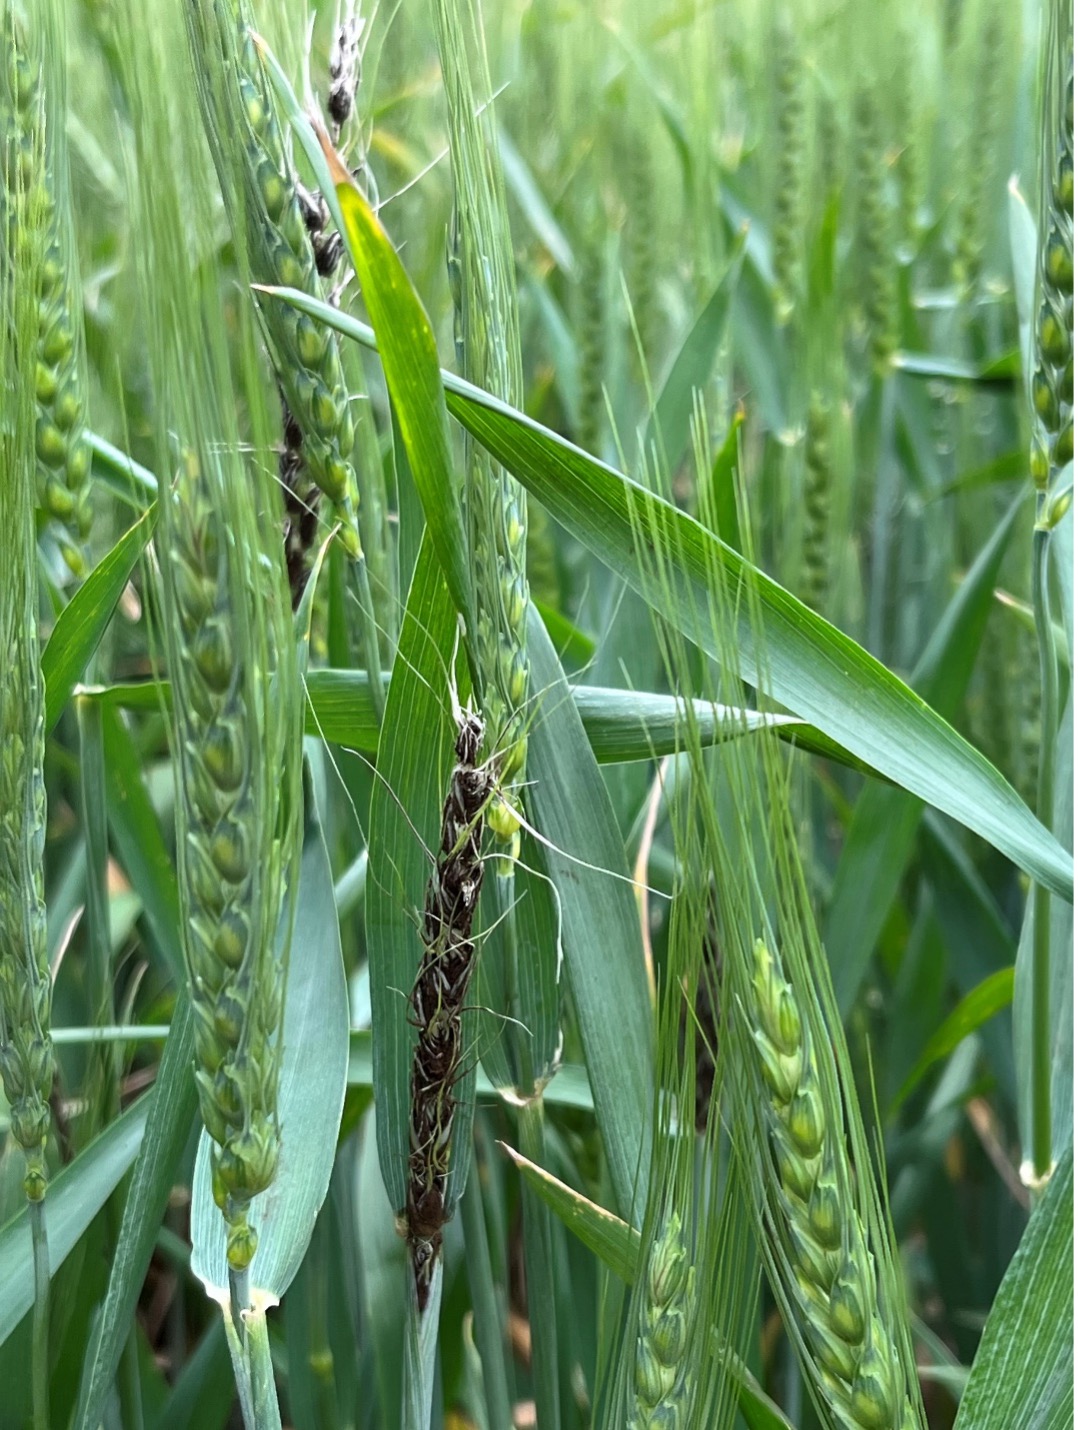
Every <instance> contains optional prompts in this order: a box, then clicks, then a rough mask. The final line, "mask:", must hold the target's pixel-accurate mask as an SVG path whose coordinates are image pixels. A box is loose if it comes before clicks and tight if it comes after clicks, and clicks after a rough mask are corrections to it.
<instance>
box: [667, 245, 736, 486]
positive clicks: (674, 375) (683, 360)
mask: <svg viewBox="0 0 1078 1430" xmlns="http://www.w3.org/2000/svg"><path fill="white" fill-rule="evenodd" d="M744 252H745V237H744V235H742V236H741V237H740V239H739V240H738V242H737V243H736V244H735V246H734V251H733V254H732V255H731V257H730V260H729V263H728V265H727V268H726V272H725V273H724V274H723V275H722V278H721V279H720V280H719V283H718V286H717V287H716V288H715V291H714V292H713V293H712V295H711V297H710V298H709V299H708V300H707V303H706V304H705V305H704V308H703V311H702V312H701V314H700V316H699V317H698V318H697V320H696V322H695V323H694V324H693V326H692V328H691V329H690V331H689V335H688V337H686V339H685V341H684V342H683V343H682V345H681V348H680V350H679V352H678V354H677V356H676V357H675V358H674V362H673V365H672V367H671V368H670V372H669V374H668V375H667V378H666V381H665V382H664V383H663V389H662V391H661V392H660V393H659V396H658V399H657V400H656V403H655V408H654V411H653V412H652V413H651V416H650V417H649V418H648V425H647V430H646V431H645V433H644V451H645V453H647V454H648V457H649V460H650V454H651V450H652V446H653V445H655V446H657V447H658V450H659V460H660V462H661V464H662V466H663V468H664V470H665V471H667V472H670V473H673V472H676V471H677V469H678V467H680V465H681V461H682V458H683V457H684V456H685V452H686V450H687V449H688V445H689V433H690V430H691V427H692V408H693V401H694V394H695V393H697V392H702V391H703V389H704V387H705V385H706V384H707V380H708V378H709V377H710V376H711V369H712V367H713V366H714V365H715V355H716V353H717V352H718V350H719V346H720V344H721V343H722V340H723V338H724V337H725V335H726V326H727V322H728V320H729V317H730V303H731V301H732V299H733V295H734V292H735V291H736V288H737V280H738V278H739V277H740V274H741V260H742V258H743V256H744Z"/></svg>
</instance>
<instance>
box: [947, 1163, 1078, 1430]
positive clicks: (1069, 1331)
mask: <svg viewBox="0 0 1078 1430" xmlns="http://www.w3.org/2000/svg"><path fill="white" fill-rule="evenodd" d="M1073 1201H1074V1153H1073V1150H1071V1149H1068V1151H1067V1153H1066V1155H1065V1156H1064V1158H1063V1160H1062V1162H1061V1163H1060V1165H1059V1166H1058V1167H1057V1168H1056V1171H1055V1174H1054V1176H1053V1177H1052V1179H1051V1181H1050V1182H1049V1183H1048V1188H1047V1190H1046V1191H1045V1193H1044V1195H1043V1196H1042V1197H1041V1199H1040V1201H1039V1202H1038V1203H1037V1206H1036V1207H1035V1208H1034V1211H1033V1215H1032V1217H1030V1220H1029V1225H1028V1226H1027V1227H1026V1229H1025V1232H1024V1234H1023V1236H1022V1240H1021V1242H1020V1243H1019V1246H1018V1250H1017V1251H1016V1252H1015V1254H1014V1259H1013V1261H1012V1262H1011V1264H1010V1266H1009V1267H1008V1268H1007V1274H1006V1276H1005V1277H1004V1278H1003V1284H1002V1285H1001V1286H1000V1288H999V1291H998V1292H997V1294H996V1298H995V1300H994V1302H993V1303H992V1309H991V1311H990V1312H989V1315H988V1322H987V1324H986V1326H985V1328H984V1334H983V1335H982V1337H981V1343H980V1346H979V1348H978V1350H977V1356H976V1359H975V1360H974V1362H973V1369H972V1371H971V1372H970V1377H969V1381H968V1382H967V1384H966V1390H965V1394H964V1395H963V1396H962V1402H961V1404H960V1405H959V1407H958V1419H957V1420H956V1421H955V1430H1016V1427H1018V1426H1021V1427H1022V1430H1068V1427H1070V1426H1071V1425H1073V1423H1074V1421H1073V1413H1074V1404H1073V1399H1074V1207H1073Z"/></svg>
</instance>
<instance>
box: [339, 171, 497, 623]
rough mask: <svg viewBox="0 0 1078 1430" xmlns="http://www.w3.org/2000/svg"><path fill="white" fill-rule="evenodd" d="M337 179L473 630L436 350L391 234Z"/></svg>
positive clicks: (452, 584)
mask: <svg viewBox="0 0 1078 1430" xmlns="http://www.w3.org/2000/svg"><path fill="white" fill-rule="evenodd" d="M343 176H344V177H343V178H341V176H340V175H338V184H337V198H338V200H339V202H340V205H341V209H342V211H343V213H344V225H345V237H346V239H347V242H348V252H349V256H350V258H351V260H352V262H353V264H354V265H355V270H356V277H357V278H358V279H359V286H360V288H361V290H362V293H363V299H364V302H365V303H366V305H367V311H368V312H369V313H370V315H371V323H372V325H373V327H374V331H375V333H377V334H378V335H379V349H378V351H379V355H380V356H381V359H382V366H383V368H384V370H385V375H386V386H387V387H388V388H389V395H390V397H391V398H392V400H393V410H394V412H395V413H396V416H397V421H398V422H399V423H400V429H401V433H402V435H403V437H404V445H405V449H406V451H407V453H408V463H409V466H410V467H411V471H412V477H413V479H414V481H415V484H416V488H417V490H418V492H419V496H420V500H421V501H422V503H423V513H424V515H425V516H426V518H427V529H428V530H429V531H430V533H431V538H432V540H433V542H434V547H435V550H436V551H437V553H438V559H439V561H440V562H441V564H442V569H443V570H444V571H445V573H446V582H447V584H448V586H449V590H450V592H451V594H452V596H453V601H454V604H455V605H456V608H457V610H458V611H460V613H461V614H462V615H463V616H464V618H465V620H466V622H468V624H469V625H470V623H471V618H470V612H471V608H472V599H471V590H472V582H471V579H470V577H469V572H468V562H467V551H468V543H467V538H466V536H465V532H464V522H463V519H462V516H461V507H460V496H459V493H458V484H457V479H456V474H455V472H454V467H453V457H452V453H451V451H450V446H449V424H448V422H447V420H446V411H445V398H444V396H443V393H442V385H441V377H440V368H439V366H438V349H437V348H436V346H435V343H434V334H433V332H432V331H431V328H430V323H429V322H428V321H427V315H426V313H425V312H424V311H423V305H422V304H421V303H420V301H419V295H418V294H417V293H416V291H415V289H414V288H413V287H412V283H411V279H410V278H409V277H408V274H407V273H406V272H405V270H404V265H403V263H401V261H400V259H399V258H398V256H397V250H396V249H395V248H394V247H393V244H392V242H391V241H390V238H389V235H388V234H387V233H386V231H385V229H383V227H382V225H381V224H380V223H379V222H378V219H377V218H376V217H375V214H374V211H373V209H372V208H371V207H370V205H369V204H368V203H367V201H366V199H364V197H363V195H362V194H361V193H360V191H359V189H358V188H357V186H356V184H355V181H354V180H353V179H352V178H351V175H349V174H348V173H347V170H344V171H343Z"/></svg>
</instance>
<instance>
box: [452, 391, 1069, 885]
mask: <svg viewBox="0 0 1078 1430" xmlns="http://www.w3.org/2000/svg"><path fill="white" fill-rule="evenodd" d="M448 400H449V407H450V411H451V412H452V414H453V415H454V416H455V417H457V418H458V419H459V420H460V421H461V422H463V424H464V425H465V426H466V427H467V428H468V430H469V431H471V432H472V433H473V435H475V436H476V437H478V438H479V440H480V441H481V442H483V444H484V445H485V446H486V447H487V448H488V450H489V451H491V452H492V453H493V455H494V456H495V457H497V458H498V460H499V461H500V462H501V463H502V465H503V466H505V467H506V468H507V470H509V471H512V472H513V474H514V475H515V476H516V477H518V478H519V479H520V480H521V481H522V482H523V483H524V484H525V485H526V486H527V487H528V489H529V490H530V491H532V492H534V494H535V495H536V496H537V497H538V498H539V499H540V500H541V501H543V502H545V503H546V505H547V506H548V507H549V508H550V510H551V512H552V514H553V515H554V516H556V517H557V518H558V520H559V521H561V522H562V523H563V525H565V526H567V527H568V528H569V529H570V530H572V531H574V532H575V534H576V535H577V536H578V537H579V538H580V539H581V540H582V541H583V542H584V543H585V545H587V546H589V547H590V548H591V550H593V551H594V552H595V554H596V555H597V556H599V557H600V559H601V560H603V561H605V562H606V563H607V564H608V565H609V566H610V567H611V569H613V570H615V571H616V572H617V573H618V574H619V575H622V576H624V577H625V579H626V580H627V581H628V583H629V584H630V585H631V586H633V587H634V588H635V589H636V590H638V591H640V592H641V594H642V595H643V596H644V597H645V599H646V600H648V601H649V603H650V604H652V605H653V606H655V607H656V608H657V609H658V610H659V611H660V612H662V613H663V614H665V615H667V616H668V617H669V618H670V619H672V620H674V621H675V622H676V623H677V624H678V625H680V626H681V628H682V629H683V630H684V632H685V634H686V635H687V636H689V638H690V639H693V640H696V641H698V642H699V643H700V644H701V645H702V646H703V648H704V649H705V650H707V652H708V653H709V654H711V655H718V649H717V643H716V642H715V639H714V634H713V631H712V627H711V619H710V611H711V596H710V588H711V585H712V583H713V582H716V581H723V582H725V583H726V584H728V585H729V586H730V587H731V596H732V597H733V596H734V595H735V593H736V592H737V590H738V589H739V588H740V587H741V584H742V582H743V581H744V579H745V577H746V576H747V575H748V574H749V573H750V572H751V571H752V568H750V567H749V566H748V564H747V563H746V562H745V561H744V560H743V559H742V558H741V557H740V556H739V555H738V554H737V553H736V552H734V551H731V550H730V548H729V547H726V546H724V545H723V544H722V543H721V542H719V541H718V540H717V539H715V538H714V537H712V536H710V534H709V533H707V532H706V531H704V529H703V528H702V527H701V526H700V525H699V524H698V523H697V522H695V521H694V520H693V519H692V517H690V516H688V515H686V514H685V513H684V512H681V511H678V510H676V509H675V508H674V507H672V506H670V505H669V504H668V503H666V502H664V501H663V500H662V499H661V498H659V497H656V496H654V495H653V494H652V493H650V492H648V491H646V490H645V489H644V488H642V487H640V486H637V485H636V484H635V483H633V482H631V481H629V480H628V479H627V478H625V477H623V476H622V475H621V474H620V473H617V472H615V471H613V470H612V469H611V468H609V467H605V466H603V465H602V464H601V463H599V462H596V461H595V460H594V459H593V458H591V457H589V456H587V454H586V453H583V452H580V451H579V450H578V449H577V448H575V447H572V446H571V445H570V444H569V443H567V442H564V441H563V440H562V439H561V438H559V437H557V436H555V435H554V434H553V433H550V432H547V431H545V430H544V429H542V428H540V427H538V426H537V425H536V424H533V423H530V422H529V421H528V420H527V419H526V418H523V417H521V416H520V415H519V414H516V413H512V412H511V411H510V409H508V408H505V407H504V406H503V405H502V404H500V403H497V402H495V401H494V399H492V398H487V397H485V396H484V397H478V396H476V397H472V396H471V395H469V396H468V397H463V396H460V395H459V394H457V393H455V392H453V391H450V392H449V395H448ZM639 542H642V543H643V544H644V546H645V547H646V548H647V550H646V557H647V559H645V560H641V559H640V550H639ZM653 553H654V554H653ZM654 562H658V563H660V564H659V565H658V569H656V567H655V566H654V565H653V564H652V563H654ZM753 580H754V584H755V586H756V589H757V593H758V597H759V602H760V625H761V628H762V636H763V639H764V647H765V650H766V670H767V679H768V688H769V690H770V691H771V693H772V694H773V696H774V698H775V699H776V700H779V701H781V702H782V703H783V704H784V705H786V706H787V707H788V708H789V709H790V710H792V711H794V712H796V713H797V714H799V715H800V716H801V717H802V718H803V719H804V720H807V721H809V722H810V723H811V724H813V725H815V726H816V728H817V729H819V730H820V731H821V732H822V733H823V734H825V735H828V736H830V737H831V738H832V739H834V740H836V741H837V742H838V743H839V744H840V745H842V746H843V747H844V748H845V749H846V750H848V751H849V752H850V753H851V754H853V755H856V756H857V757H858V758H859V759H862V760H864V762H865V763H866V764H868V765H870V766H871V767H872V768H873V769H875V770H876V771H877V772H878V773H880V774H882V775H884V776H886V777H887V778H888V779H891V780H893V781H894V783H896V784H899V785H901V786H902V787H903V788H904V789H907V790H909V791H910V792H911V793H912V794H916V795H918V796H919V797H920V798H922V799H924V800H926V801H927V802H929V803H931V804H933V805H935V806H936V807H937V808H938V809H941V810H942V811H943V812H944V813H945V814H950V815H951V816H952V817H953V818H955V819H957V820H959V822H960V823H962V824H965V825H966V826H967V828H969V829H972V830H973V831H974V832H975V833H977V834H980V835H981V836H982V837H983V838H985V839H987V840H988V841H989V842H990V843H992V844H994V845H995V846H996V848H998V849H999V850H1000V851H1001V852H1002V853H1004V854H1006V855H1007V856H1008V857H1009V858H1011V859H1013V860H1014V861H1015V862H1016V863H1017V864H1019V865H1020V867H1022V868H1024V869H1026V870H1027V872H1029V873H1031V874H1032V875H1033V876H1034V877H1036V878H1040V879H1042V880H1043V881H1044V882H1045V883H1046V884H1048V885H1049V886H1050V887H1051V888H1052V889H1053V890H1054V891H1055V892H1057V893H1059V894H1061V895H1062V896H1063V897H1064V898H1068V899H1069V898H1071V897H1072V884H1073V861H1072V859H1071V857H1070V855H1069V854H1067V853H1066V851H1065V850H1063V849H1062V848H1061V846H1060V845H1059V844H1058V842H1057V841H1056V840H1055V839H1054V838H1053V837H1052V835H1051V834H1050V833H1049V832H1048V831H1047V830H1046V829H1045V828H1044V827H1043V826H1042V825H1041V824H1040V823H1039V822H1038V820H1037V819H1036V818H1035V817H1034V815H1033V814H1032V813H1031V812H1030V810H1029V809H1028V807H1027V806H1026V804H1025V803H1024V801H1023V800H1022V799H1021V798H1020V797H1019V796H1018V795H1017V794H1016V793H1015V791H1014V790H1013V789H1012V788H1011V786H1010V785H1009V784H1008V783H1007V781H1006V780H1005V779H1004V778H1003V776H1002V775H1001V774H1000V773H999V772H998V770H996V769H994V768H993V767H992V765H991V764H990V763H989V762H988V761H987V760H986V759H985V758H984V756H983V755H981V754H979V753H978V751H976V750H975V749H974V748H973V747H972V746H971V745H970V744H968V743H967V741H965V740H963V739H962V737H961V736H960V735H959V734H958V733H957V732H956V731H955V730H954V729H952V728H951V726H950V725H948V724H947V722H946V721H945V720H944V719H942V718H941V717H940V716H939V715H938V714H937V713H936V711H934V710H933V709H932V708H931V707H930V706H929V705H927V704H926V703H925V702H924V701H923V700H922V699H921V698H920V697H919V696H917V695H915V694H914V692H913V691H912V690H910V689H909V687H908V686H907V685H905V684H904V682H903V681H901V680H900V679H899V678H898V677H897V676H896V675H894V674H893V673H892V672H891V671H889V670H887V669H886V667H885V666H883V665H881V664H880V663H879V661H877V660H876V659H875V658H874V657H872V656H871V655H869V654H868V652H867V651H865V650H863V649H862V648H861V647H860V646H858V645H857V644H856V642H854V641H852V640H850V639H849V637H848V636H845V635H843V634H842V633H841V632H840V631H838V630H836V629H835V627H833V626H831V625H830V624H829V623H828V622H827V621H825V620H823V618H822V617H820V616H818V615H816V614H815V613H814V612H812V611H810V610H808V608H807V607H805V606H803V605H802V604H801V602H799V601H797V600H796V599H795V598H794V597H793V596H791V595H790V594H789V592H787V591H784V590H783V589H782V587H781V586H779V585H778V584H777V583H776V582H774V581H772V580H771V579H770V578H769V577H767V576H766V575H764V574H763V573H762V572H754V573H753ZM751 627H752V622H751V621H750V619H749V615H748V613H747V611H746V610H745V609H744V603H742V605H741V607H740V608H739V609H738V642H739V647H740V650H741V673H742V675H743V676H744V678H745V679H746V680H748V681H750V682H753V683H754V682H755V681H756V680H758V679H759V672H758V668H757V655H756V651H755V649H754V644H753V633H752V628H751Z"/></svg>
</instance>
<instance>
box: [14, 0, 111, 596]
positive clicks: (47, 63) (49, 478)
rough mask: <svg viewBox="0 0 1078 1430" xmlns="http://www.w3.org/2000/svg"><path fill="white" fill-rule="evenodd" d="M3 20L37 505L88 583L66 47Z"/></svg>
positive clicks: (88, 514)
mask: <svg viewBox="0 0 1078 1430" xmlns="http://www.w3.org/2000/svg"><path fill="white" fill-rule="evenodd" d="M0 15H2V17H3V18H2V24H3V34H4V60H5V62H4V73H3V87H2V89H0V122H2V123H3V125H4V128H5V130H6V132H7V133H8V134H9V135H10V136H11V139H12V147H11V149H10V151H9V158H8V162H7V163H5V165H4V171H3V196H2V199H0V212H2V213H3V215H4V224H5V227H6V229H7V233H8V242H7V243H6V244H5V252H8V253H14V252H17V251H18V250H19V248H20V247H22V246H24V245H25V246H29V247H32V248H33V249H34V250H35V254H36V261H35V264H34V270H35V273H36V279H35V284H36V289H37V299H38V305H37V306H38V313H37V338H36V344H35V352H34V361H33V368H32V370H33V373H34V387H35V398H36V404H37V421H36V432H35V447H36V455H37V504H38V507H39V509H40V510H41V512H42V513H43V514H44V516H45V517H46V518H47V519H49V520H51V521H52V522H54V523H55V524H56V526H57V528H58V533H57V534H58V539H59V543H60V549H61V551H62V552H63V555H64V558H65V560H66V561H67V563H68V565H69V566H70V567H71V569H72V571H73V572H74V573H75V574H76V575H82V574H83V573H84V571H85V559H84V557H83V555H82V552H81V551H80V549H79V543H80V542H81V541H82V540H84V539H85V538H86V537H87V536H88V535H89V532H90V525H91V521H92V507H91V500H90V448H89V446H88V445H87V442H86V437H85V394H86V375H85V355H84V342H83V331H82V297H81V293H80V290H79V283H78V270H77V266H76V263H75V256H74V236H73V233H72V227H71V205H70V197H69V192H68V187H67V154H66V141H65V136H64V122H65V99H64V85H63V54H62V46H61V44H60V37H59V36H58V35H57V34H55V33H53V32H52V27H51V26H49V30H50V33H49V35H48V36H46V35H45V33H44V29H45V27H46V25H47V18H44V17H43V20H42V24H41V25H40V26H39V28H38V29H37V30H35V31H33V32H32V31H31V30H30V29H29V27H28V26H27V25H26V24H25V23H24V22H23V21H22V19H21V18H20V16H19V14H18V13H17V12H16V11H15V10H14V8H13V7H12V6H11V5H10V4H6V5H4V6H3V8H2V9H0ZM46 39H47V40H48V43H47V44H46ZM43 54H44V56H45V57H44V58H42V56H43Z"/></svg>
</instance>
